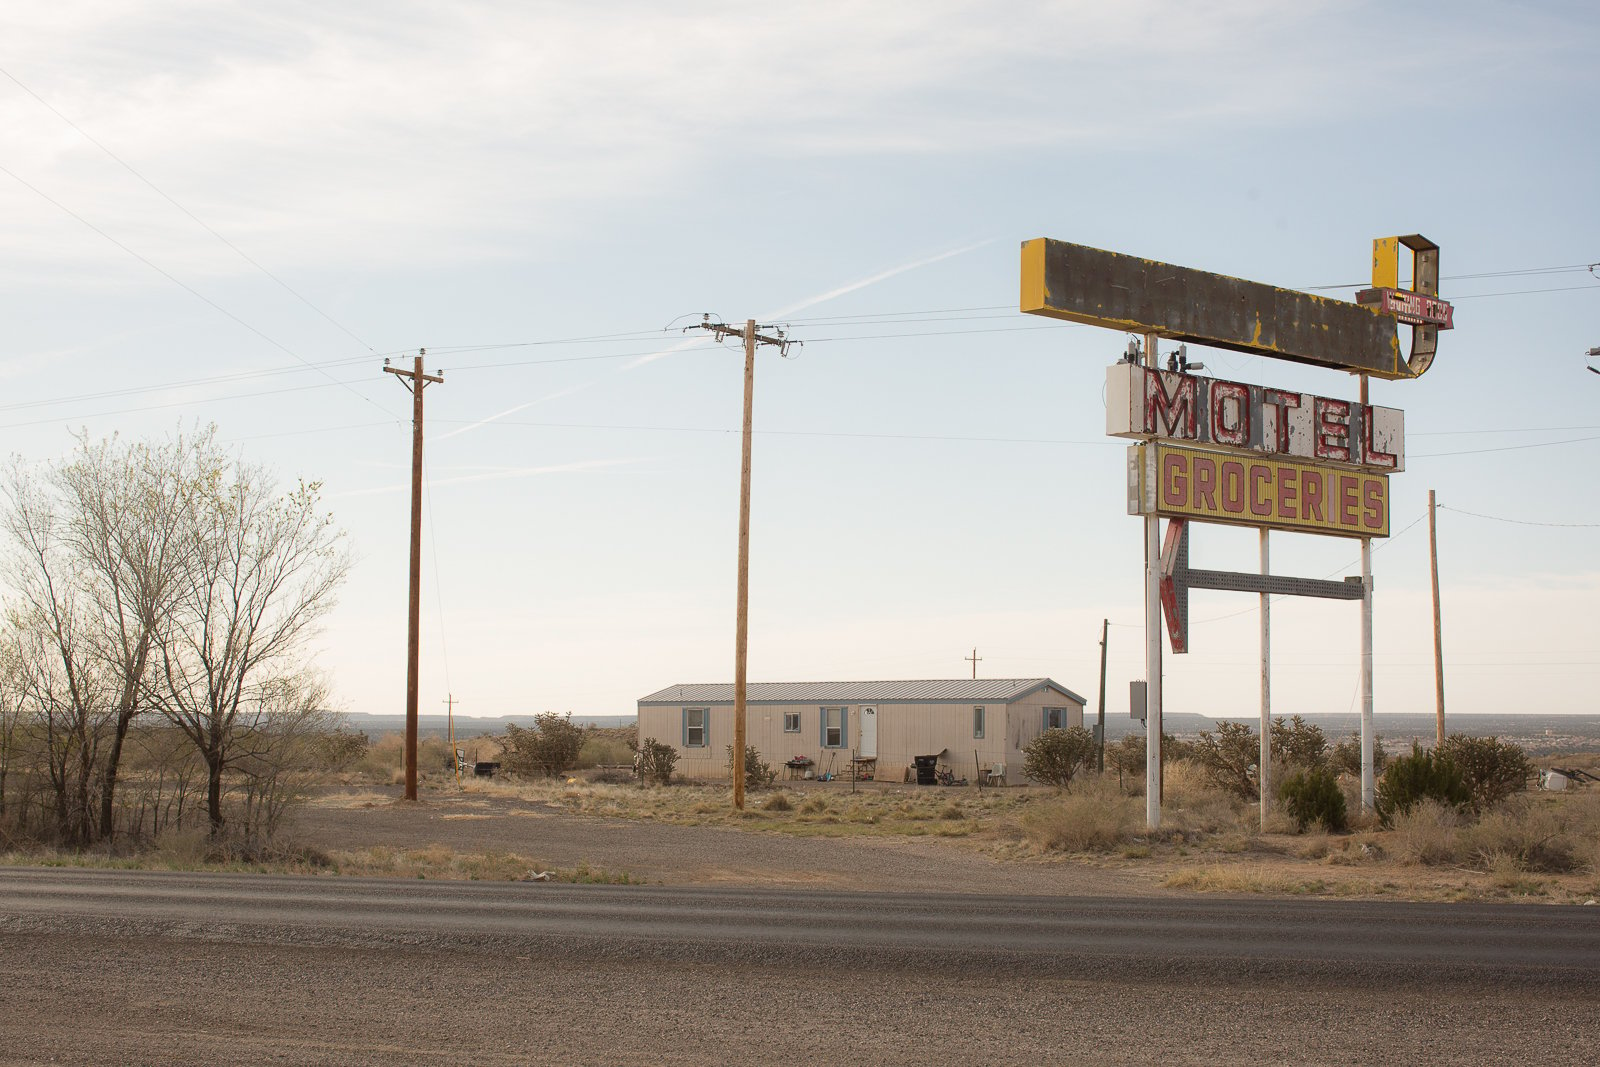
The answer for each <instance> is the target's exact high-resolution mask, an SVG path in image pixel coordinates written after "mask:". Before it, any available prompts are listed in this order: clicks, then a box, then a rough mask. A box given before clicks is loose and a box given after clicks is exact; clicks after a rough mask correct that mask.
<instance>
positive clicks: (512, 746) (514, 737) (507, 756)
mask: <svg viewBox="0 0 1600 1067" xmlns="http://www.w3.org/2000/svg"><path fill="white" fill-rule="evenodd" d="M583 741H584V734H583V729H582V727H578V726H574V725H572V713H571V712H570V711H569V712H567V714H566V715H557V714H556V713H555V712H553V711H547V712H545V713H544V714H542V715H537V716H535V717H534V720H533V728H532V729H524V728H523V727H521V726H517V725H515V724H514V723H506V743H505V747H504V749H503V751H502V752H501V754H500V762H501V764H502V765H504V767H505V769H506V770H507V771H509V772H511V773H512V774H519V775H522V776H523V777H529V778H531V777H534V776H535V775H542V776H544V777H547V778H552V777H555V776H556V775H558V774H565V773H567V771H569V770H571V769H572V767H573V766H574V765H575V764H576V763H577V762H578V753H579V752H581V751H582V750H583Z"/></svg>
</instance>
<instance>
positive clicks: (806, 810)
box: [800, 797, 828, 815]
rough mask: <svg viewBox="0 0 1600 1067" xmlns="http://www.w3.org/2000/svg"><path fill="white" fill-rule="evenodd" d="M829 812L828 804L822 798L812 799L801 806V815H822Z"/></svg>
mask: <svg viewBox="0 0 1600 1067" xmlns="http://www.w3.org/2000/svg"><path fill="white" fill-rule="evenodd" d="M827 810H828V802H827V801H826V800H823V799H822V798H821V797H811V798H810V799H809V800H807V801H806V802H805V803H804V804H802V805H800V814H801V815H821V814H823V813H824V812H826V811H827Z"/></svg>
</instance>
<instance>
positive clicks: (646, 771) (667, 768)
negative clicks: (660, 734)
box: [636, 737, 678, 785]
mask: <svg viewBox="0 0 1600 1067" xmlns="http://www.w3.org/2000/svg"><path fill="white" fill-rule="evenodd" d="M677 765H678V750H677V749H675V748H673V747H672V746H671V745H665V744H662V743H661V742H660V741H657V740H656V739H655V738H653V737H647V738H645V739H644V740H643V741H641V742H640V743H639V758H638V763H637V765H636V766H637V767H638V771H639V780H640V781H642V782H653V783H655V784H656V785H666V784H667V783H669V782H671V781H672V770H673V768H674V767H676V766H677Z"/></svg>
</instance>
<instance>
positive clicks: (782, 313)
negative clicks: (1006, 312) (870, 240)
mask: <svg viewBox="0 0 1600 1067" xmlns="http://www.w3.org/2000/svg"><path fill="white" fill-rule="evenodd" d="M991 244H994V238H993V237H991V238H989V239H987V240H984V241H979V242H978V243H977V244H970V245H965V246H963V247H961V248H952V249H951V250H950V251H948V252H940V253H939V254H938V255H936V256H929V257H928V258H927V259H916V260H912V261H911V262H910V263H902V264H901V265H900V266H898V267H890V268H889V269H888V270H885V271H879V272H878V273H877V274H874V275H871V276H870V277H867V278H862V279H861V280H860V281H855V282H851V283H850V284H849V285H841V286H839V288H837V289H829V290H828V291H827V292H825V293H818V294H817V295H816V296H813V297H810V298H809V299H806V300H802V301H800V302H799V303H798V304H790V305H789V306H788V307H786V308H782V309H780V310H778V311H774V312H772V313H770V314H767V315H763V316H762V318H764V319H781V318H784V317H786V316H789V315H793V314H794V313H795V312H796V311H804V310H805V309H806V308H808V307H815V306H816V305H818V304H821V303H824V302H826V301H829V300H832V299H833V298H834V297H838V296H844V295H845V294H846V293H853V292H855V291H856V290H857V289H865V288H866V287H867V286H869V285H877V284H878V283H879V282H881V281H886V280H887V279H889V278H893V277H894V276H895V275H896V274H904V273H905V272H906V271H908V270H916V269H917V268H918V267H927V266H931V265H932V264H934V263H938V262H940V261H941V260H946V259H951V258H953V257H955V256H959V255H964V254H965V253H967V252H971V251H973V250H975V249H979V248H982V247H983V246H984V245H991Z"/></svg>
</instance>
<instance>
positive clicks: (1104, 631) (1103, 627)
mask: <svg viewBox="0 0 1600 1067" xmlns="http://www.w3.org/2000/svg"><path fill="white" fill-rule="evenodd" d="M1110 636H1111V620H1110V619H1101V620H1100V712H1099V716H1098V717H1099V720H1100V755H1099V757H1098V758H1097V759H1096V761H1095V763H1096V767H1095V769H1096V770H1098V771H1099V772H1100V773H1101V774H1104V773H1105V772H1106V639H1107V638H1109V637H1110Z"/></svg>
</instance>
